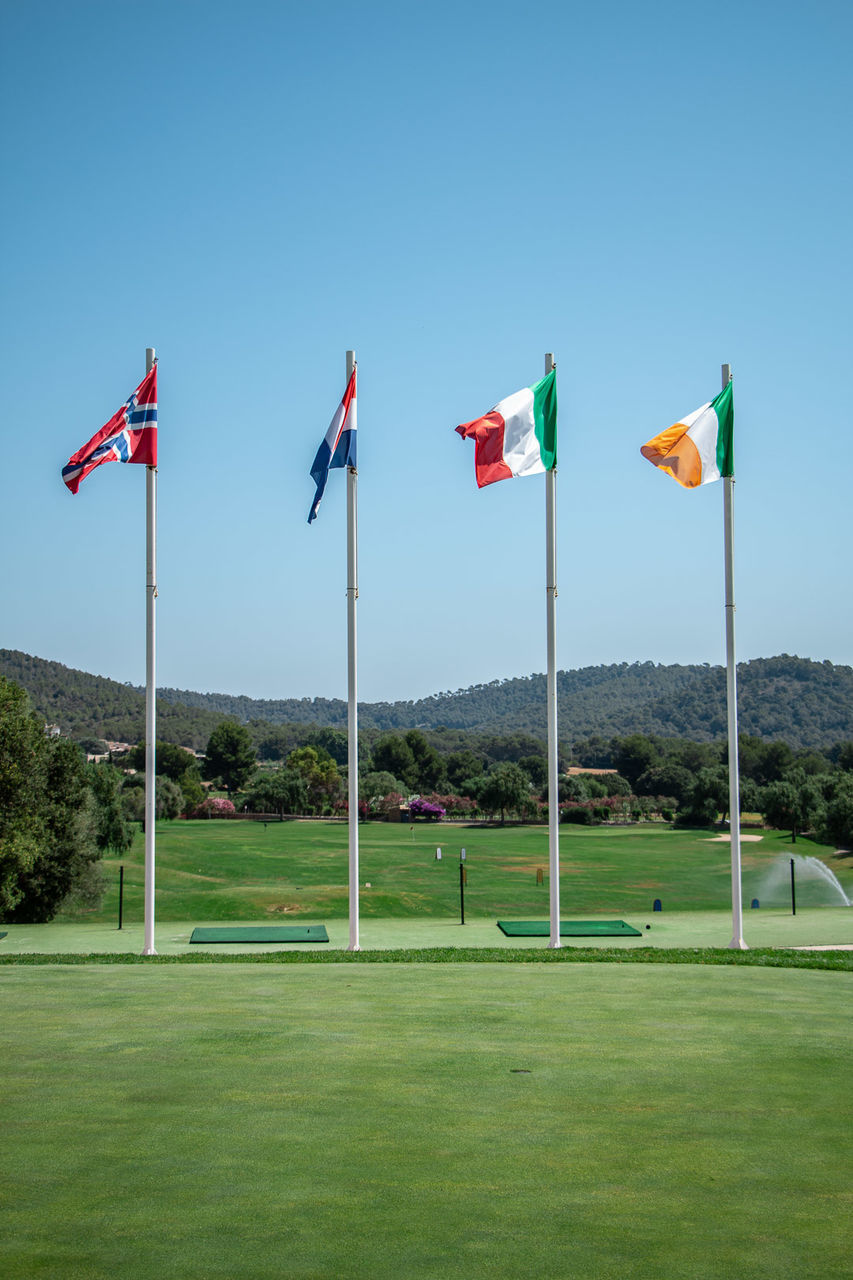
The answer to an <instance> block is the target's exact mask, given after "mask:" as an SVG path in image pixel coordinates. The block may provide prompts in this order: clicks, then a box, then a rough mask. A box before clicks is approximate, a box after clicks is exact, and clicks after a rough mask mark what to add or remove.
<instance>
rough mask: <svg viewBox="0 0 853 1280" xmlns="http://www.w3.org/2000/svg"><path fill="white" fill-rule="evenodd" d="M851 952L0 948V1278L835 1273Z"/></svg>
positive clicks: (812, 1277) (851, 1043) (844, 1148)
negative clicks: (89, 959)
mask: <svg viewBox="0 0 853 1280" xmlns="http://www.w3.org/2000/svg"><path fill="white" fill-rule="evenodd" d="M851 995H853V978H852V977H851V975H850V974H849V973H826V972H811V971H808V970H806V971H786V970H775V969H769V968H760V967H759V968H756V967H722V968H717V967H712V966H697V965H669V966H662V965H659V964H646V965H629V966H622V965H614V964H609V965H598V964H596V965H578V964H575V965H569V966H568V967H567V966H566V964H565V963H547V964H546V963H542V964H519V963H506V964H500V965H495V964H476V965H469V964H443V965H435V964H418V963H409V964H405V965H398V964H375V963H373V964H359V963H350V964H328V963H324V964H313V963H309V964H304V963H302V964H292V963H287V964H262V965H261V964H257V963H251V964H216V965H213V964H193V965H192V966H183V965H157V964H154V965H152V964H150V963H149V964H146V965H138V966H133V967H128V966H124V967H118V966H110V965H98V966H85V967H65V966H58V965H54V966H48V967H38V968H3V969H0V998H2V1002H3V1011H4V1032H5V1035H4V1062H3V1078H4V1088H3V1092H2V1103H1V1104H0V1106H2V1112H3V1133H4V1138H5V1141H4V1158H3V1160H2V1162H0V1195H2V1199H3V1205H4V1211H3V1217H4V1223H3V1226H4V1229H3V1231H2V1233H0V1272H2V1274H3V1276H4V1277H7V1278H8V1280H40V1278H42V1277H44V1278H46V1280H59V1278H60V1277H61V1280H114V1277H116V1276H120V1275H125V1276H129V1277H132V1278H133V1280H155V1278H156V1280H161V1277H162V1276H164V1275H168V1276H170V1277H172V1280H217V1278H219V1277H221V1278H222V1280H242V1278H244V1277H245V1278H246V1280H268V1278H269V1280H273V1278H275V1280H280V1277H282V1276H287V1277H288V1280H302V1278H305V1280H309V1278H311V1280H313V1278H315V1277H316V1278H317V1280H319V1278H320V1277H323V1278H325V1277H335V1278H336V1280H360V1278H361V1277H364V1278H370V1280H384V1278H385V1277H388V1278H389V1280H391V1278H393V1280H399V1278H400V1277H406V1280H433V1278H434V1280H453V1278H454V1277H458V1278H459V1280H479V1278H480V1277H487V1276H489V1277H491V1276H500V1277H501V1278H502V1280H515V1278H516V1277H517V1278H518V1280H521V1278H523V1280H528V1278H529V1277H531V1276H537V1275H551V1276H555V1277H575V1276H577V1277H583V1278H584V1280H611V1277H612V1278H613V1280H616V1278H617V1277H619V1278H620V1280H623V1278H624V1280H648V1278H649V1277H658V1276H659V1277H665V1278H666V1280H682V1278H683V1280H698V1278H701V1280H716V1278H718V1277H719V1278H720V1280H722V1278H723V1277H725V1278H726V1280H729V1278H730V1277H733V1276H736V1277H738V1280H839V1278H840V1277H842V1276H845V1277H846V1276H847V1275H848V1274H849V1222H850V1210H851V1207H853V1206H851V1199H850V1181H849V1170H850V1167H851V1159H853V1147H852V1146H851V1133H850V1128H849V1125H847V1124H846V1123H845V1120H844V1116H845V1114H846V1112H847V1110H848V1106H849V1097H848V1094H849V1087H848V1084H847V1078H848V1072H847V1067H848V1064H849V1061H850V1054H851V1050H853V1020H851V1019H850V1016H849V1011H850V1001H851Z"/></svg>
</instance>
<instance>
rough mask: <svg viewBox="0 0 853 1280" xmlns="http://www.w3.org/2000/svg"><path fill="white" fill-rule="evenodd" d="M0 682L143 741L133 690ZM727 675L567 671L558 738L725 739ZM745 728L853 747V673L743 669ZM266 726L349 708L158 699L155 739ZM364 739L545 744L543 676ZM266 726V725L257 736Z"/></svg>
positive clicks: (341, 717)
mask: <svg viewBox="0 0 853 1280" xmlns="http://www.w3.org/2000/svg"><path fill="white" fill-rule="evenodd" d="M0 674H2V675H5V676H8V677H9V679H12V680H15V681H17V683H18V684H21V685H23V687H24V688H25V689H26V690H27V692H28V693H29V695H30V699H31V702H32V704H33V707H34V708H35V710H36V711H38V712H39V714H40V715H43V716H44V717H45V719H46V720H47V721H48V722H49V723H53V724H58V725H59V727H60V729H61V730H62V732H63V733H66V734H68V735H70V736H72V737H83V736H85V735H89V736H95V737H99V738H106V739H110V740H113V739H115V740H119V741H125V742H135V741H137V740H138V739H139V738H141V737H142V733H143V726H144V704H145V699H144V693H143V691H142V690H141V689H140V688H138V687H136V686H133V685H129V684H121V683H119V682H118V681H115V680H107V679H105V678H104V677H102V676H93V675H89V674H87V673H86V672H83V671H76V670H74V669H73V668H70V667H66V666H63V665H62V663H59V662H49V661H46V660H45V659H43V658H35V657H31V656H30V655H29V654H25V653H21V652H19V651H17V650H11V649H0ZM725 686H726V682H725V670H724V668H723V667H719V666H708V665H707V664H704V665H694V666H678V665H668V666H664V665H660V664H656V663H653V662H635V663H630V664H629V663H616V664H612V665H610V666H598V667H584V668H582V669H580V670H576V671H561V672H559V673H558V677H557V692H558V700H559V715H560V736H561V738H563V739H564V740H566V741H575V740H577V739H580V738H587V737H590V736H592V735H596V734H599V735H602V736H604V737H612V736H614V735H624V734H627V733H635V732H636V733H646V734H659V735H660V736H662V737H685V738H692V739H694V740H695V741H699V742H708V741H714V740H717V739H721V738H724V737H725V733H726V702H725V696H726V687H725ZM738 702H739V710H738V714H739V728H740V731H741V733H747V734H753V735H755V736H756V737H760V738H764V739H766V740H773V739H777V738H778V739H783V740H784V741H786V742H788V743H789V744H790V745H791V746H792V747H823V746H831V745H833V744H834V743H836V742H841V741H845V740H848V739H853V668H851V667H847V666H835V665H833V663H831V662H813V661H811V660H810V659H807V658H798V657H791V656H789V655H787V654H782V655H780V656H779V657H775V658H756V659H753V660H752V661H750V662H744V663H741V664H740V666H739V668H738ZM227 716H232V717H234V718H235V719H237V720H239V721H241V722H243V723H248V722H262V723H263V724H264V725H283V724H288V725H306V726H314V727H317V726H319V727H332V728H342V727H344V726H345V724H346V703H345V702H344V701H343V700H342V699H332V698H283V699H277V700H269V699H256V698H248V697H242V696H239V695H231V694H220V693H197V692H192V691H190V690H185V689H160V690H159V691H158V736H159V737H162V738H163V739H165V740H167V741H172V742H178V743H182V744H183V745H186V746H194V747H197V748H202V747H204V745H205V744H206V742H207V739H208V737H209V736H210V733H211V730H212V729H213V728H214V726H215V725H216V724H218V722H219V721H220V720H222V719H223V718H225V717H227ZM359 718H360V724H361V726H362V728H364V729H366V730H373V731H374V732H377V731H384V730H402V729H411V728H416V727H417V728H422V729H435V728H439V727H444V728H447V729H457V730H464V731H469V732H472V731H476V732H479V733H493V734H509V733H518V732H524V733H529V734H532V735H535V736H537V737H540V738H542V737H544V734H545V677H544V676H543V675H530V676H521V677H516V678H514V679H508V680H494V681H492V682H491V683H490V684H483V685H474V686H472V687H471V688H469V689H460V690H457V691H456V692H455V693H450V692H446V693H437V694H434V695H433V696H431V697H429V698H422V699H419V700H417V701H410V702H374V703H362V704H361V705H360V707H359ZM258 727H260V726H258Z"/></svg>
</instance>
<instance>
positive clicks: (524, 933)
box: [498, 920, 643, 938]
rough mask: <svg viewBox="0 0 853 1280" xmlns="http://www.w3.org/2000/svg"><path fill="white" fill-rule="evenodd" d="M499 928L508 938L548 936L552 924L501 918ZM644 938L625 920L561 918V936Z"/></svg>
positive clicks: (543, 921)
mask: <svg viewBox="0 0 853 1280" xmlns="http://www.w3.org/2000/svg"><path fill="white" fill-rule="evenodd" d="M498 928H499V929H500V931H501V933H503V934H505V935H506V936H507V937H508V938H548V937H550V936H551V926H550V924H549V922H548V921H547V920H499V921H498ZM629 936H630V937H632V938H642V936H643V935H642V933H641V932H640V930H639V929H633V928H632V927H631V925H629V924H626V922H625V921H624V920H561V921H560V937H561V938H626V937H629Z"/></svg>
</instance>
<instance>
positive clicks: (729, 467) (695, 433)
mask: <svg viewBox="0 0 853 1280" xmlns="http://www.w3.org/2000/svg"><path fill="white" fill-rule="evenodd" d="M734 416H735V415H734V403H733V399H732V384H731V382H729V383H727V384H726V386H725V387H724V388H723V390H722V391H721V392H720V394H719V395H718V396H715V397H714V399H713V400H710V401H709V402H708V404H703V405H702V407H701V408H700V409H696V410H695V412H694V413H689V414H688V415H687V417H686V418H683V419H682V421H681V422H676V423H675V424H674V426H671V427H669V428H668V429H667V430H666V431H662V432H661V434H660V435H659V436H655V437H654V439H653V440H650V441H649V442H648V444H644V445H643V447H642V448H641V449H640V453H641V454H642V455H643V457H644V458H648V460H649V462H651V464H652V465H653V466H655V467H660V469H661V471H668V472H669V474H670V475H671V476H672V477H673V478H674V479H675V480H677V481H678V483H679V484H680V485H683V486H684V488H685V489H695V488H696V487H697V486H698V485H700V484H710V483H711V481H712V480H719V479H720V478H721V477H722V476H733V475H734V444H733V435H734Z"/></svg>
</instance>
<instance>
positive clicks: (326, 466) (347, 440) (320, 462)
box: [308, 367, 357, 524]
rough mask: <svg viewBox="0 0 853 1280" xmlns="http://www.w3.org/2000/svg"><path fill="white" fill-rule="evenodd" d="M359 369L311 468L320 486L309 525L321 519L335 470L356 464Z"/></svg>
mask: <svg viewBox="0 0 853 1280" xmlns="http://www.w3.org/2000/svg"><path fill="white" fill-rule="evenodd" d="M356 368H357V367H356ZM356 368H353V371H352V376H351V377H350V380H349V382H348V383H347V389H346V391H345V392H344V398H343V400H342V401H341V403H340V404H339V405H338V407H337V409H336V410H335V413H334V417H333V418H332V421H331V422H330V423H329V430H328V431H327V432H326V434H325V436H324V437H323V443H322V444H321V445H320V448H319V449H318V450H317V456H316V457H315V459H314V465H313V466H312V467H311V479H312V480H313V481H314V483H315V484H316V486H317V492H316V493H315V494H314V501H313V502H312V503H311V510H310V511H309V513H308V523H309V524H310V523H311V521H312V520H314V519H315V518H316V516H317V511H318V510H319V507H320V499H321V498H322V497H323V491H324V489H325V488H326V481H327V480H328V478H329V471H330V470H331V468H332V467H354V466H355V465H356V453H355V432H356V420H357V413H356V400H355V375H356Z"/></svg>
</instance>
